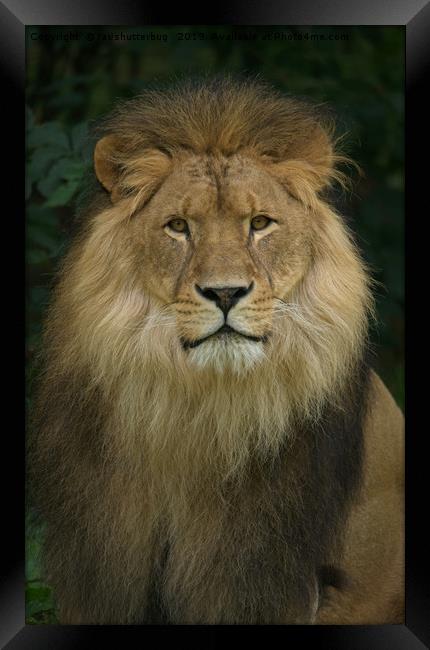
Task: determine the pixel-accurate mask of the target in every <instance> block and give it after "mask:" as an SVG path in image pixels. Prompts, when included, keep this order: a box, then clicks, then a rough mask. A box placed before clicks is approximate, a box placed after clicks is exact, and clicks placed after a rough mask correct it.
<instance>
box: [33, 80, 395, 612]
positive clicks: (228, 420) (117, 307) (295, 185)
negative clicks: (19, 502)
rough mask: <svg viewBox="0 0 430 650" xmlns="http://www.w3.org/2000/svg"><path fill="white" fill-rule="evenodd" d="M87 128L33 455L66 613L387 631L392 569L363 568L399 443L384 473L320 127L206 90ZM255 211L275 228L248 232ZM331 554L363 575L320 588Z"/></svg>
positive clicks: (360, 283)
mask: <svg viewBox="0 0 430 650" xmlns="http://www.w3.org/2000/svg"><path fill="white" fill-rule="evenodd" d="M104 129H105V135H104V137H103V138H102V139H101V140H99V143H98V145H97V147H96V151H95V169H96V173H97V176H98V179H99V181H100V183H101V184H102V185H103V186H104V188H105V192H104V193H101V194H99V195H98V196H96V197H95V199H94V201H93V203H92V206H91V207H90V209H89V211H88V214H87V216H86V220H85V222H84V225H83V226H82V229H81V232H80V235H79V236H78V238H77V239H76V241H75V243H74V245H73V246H72V248H71V250H70V252H69V254H68V256H67V258H66V260H65V262H64V266H63V269H62V271H61V275H60V281H59V284H58V286H57V289H56V293H55V297H54V301H53V304H52V307H51V309H50V312H49V317H48V320H47V326H46V335H45V353H46V361H45V373H44V376H43V378H42V384H41V388H40V394H39V400H38V409H37V414H36V422H37V435H36V436H35V441H34V444H33V445H32V448H31V461H30V469H31V471H32V472H34V476H35V481H34V485H35V492H36V496H37V500H38V504H39V507H40V508H41V511H42V513H43V515H44V517H45V520H46V521H47V524H48V532H47V543H46V567H47V576H48V579H49V580H50V581H51V583H52V584H53V586H54V588H55V593H56V596H57V599H58V604H59V608H60V616H61V620H62V621H63V622H71V623H81V622H86V623H93V622H94V623H99V622H103V623H116V622H119V623H130V622H131V623H136V622H143V623H145V622H151V621H155V622H163V621H165V622H179V623H181V622H185V623H222V622H228V623H258V622H266V623H267V622H275V623H303V622H305V623H312V622H323V623H326V622H331V620H333V621H337V622H341V623H360V622H367V621H365V620H364V619H369V620H370V619H372V622H379V623H384V622H394V618H396V617H397V618H396V620H397V619H398V616H399V615H398V613H397V614H396V616H395V614H394V613H393V612H394V610H393V609H392V607H394V605H392V602H394V601H395V600H396V599H397V600H398V598H399V593H400V591H401V580H400V578H399V577H398V576H397V574H396V576H395V577H393V576H392V577H391V578H389V577H387V574H386V570H385V569H382V568H381V573H380V577H375V568H374V567H375V566H381V561H380V555H381V554H382V555H385V557H386V559H387V562H388V564H389V562H390V561H394V557H395V556H396V557H397V556H398V555H399V553H400V552H401V551H400V550H399V549H400V546H399V543H400V541H401V523H400V522H398V523H396V524H395V526H394V529H393V530H392V533H391V532H390V530H389V527H388V523H387V526H386V527H385V528H384V526H385V524H384V519H383V512H384V511H385V510H386V509H387V508H388V507H390V508H392V515H393V517H394V516H395V515H397V514H398V513H399V512H400V506H398V504H397V500H396V499H397V497H396V496H395V495H396V494H397V493H398V494H399V495H401V487H400V483H399V487H397V482H396V481H397V480H399V481H400V475H401V468H400V464H401V463H400V460H399V458H400V454H401V450H400V449H399V451H398V453H397V455H396V454H394V452H393V456H392V461H391V460H390V465H389V469H388V470H387V477H386V481H385V479H384V481H383V482H382V483H381V481H382V478H381V475H380V468H381V463H382V458H381V454H383V450H384V445H387V446H388V447H391V445H392V442H391V441H392V438H393V436H397V438H399V435H400V434H398V433H397V429H399V428H401V414H400V413H397V412H395V408H394V406H390V409H391V411H392V412H393V417H392V422H393V424H392V429H390V430H389V431H387V438H386V439H385V440H384V443H383V444H382V442H381V436H382V435H384V436H385V433H384V432H385V430H386V429H385V428H384V427H386V421H385V420H384V418H383V417H382V419H381V415H380V410H381V408H382V407H381V406H380V404H381V399H382V400H390V399H391V398H390V397H387V396H386V394H385V393H384V390H385V389H382V388H380V384H378V382H379V380H377V379H374V378H371V379H370V389H369V388H367V386H368V381H367V379H366V378H367V372H366V369H365V363H364V361H363V358H364V354H365V347H366V334H367V321H368V317H369V314H370V313H371V309H372V300H371V294H370V291H369V279H368V276H367V273H366V270H365V268H364V266H363V263H362V261H361V259H360V257H359V255H358V253H357V251H356V248H355V246H354V244H353V242H352V240H351V238H350V236H349V234H348V232H347V230H346V228H345V226H344V224H343V223H342V220H341V218H340V217H339V216H338V215H337V214H336V213H335V212H334V211H333V210H332V209H331V208H330V207H329V206H328V205H327V204H326V203H325V202H324V201H323V200H322V198H321V194H320V191H321V190H322V189H323V188H325V187H326V186H327V185H328V184H329V183H330V182H331V181H332V180H334V179H340V178H341V176H340V174H339V172H338V171H337V170H336V169H335V167H334V165H335V163H336V162H338V161H339V160H341V157H340V156H338V155H337V154H336V153H335V151H334V148H333V129H332V127H331V126H330V125H329V124H327V122H326V121H325V120H324V119H323V118H322V117H321V116H318V114H317V113H316V112H315V110H314V109H311V108H309V107H308V106H306V105H304V104H302V103H300V102H297V101H296V100H292V99H285V98H284V97H282V96H280V95H277V94H276V93H273V91H270V90H269V89H267V88H266V87H265V86H263V85H261V84H254V83H246V84H244V83H242V84H237V83H234V82H230V81H217V82H213V83H203V84H197V85H194V86H193V85H184V86H183V87H181V88H179V89H178V88H176V89H174V90H169V91H164V92H160V93H156V92H150V93H147V94H145V95H144V96H142V97H140V98H137V99H136V100H134V101H132V102H129V103H127V104H125V105H124V106H122V107H120V108H119V109H118V110H117V111H116V112H115V113H114V114H113V116H112V117H111V118H110V119H109V120H108V121H107V122H106V123H105V127H104ZM106 190H107V192H106ZM262 213H263V214H266V215H268V216H270V217H271V218H272V217H273V218H274V219H275V220H276V221H274V222H273V221H272V222H271V223H270V224H269V226H268V228H267V230H266V231H265V232H263V233H259V232H252V233H251V231H249V221H250V219H252V217H253V215H258V214H262ZM177 217H181V218H186V219H187V222H188V223H189V225H190V237H185V236H183V235H182V234H181V233H176V232H173V231H172V230H170V229H169V227H168V226H166V223H167V222H168V221H169V219H173V218H177ZM166 229H167V230H166ZM248 233H249V234H248ZM208 287H209V288H210V287H215V288H216V289H217V288H219V287H246V288H247V291H248V293H247V294H246V297H245V298H241V299H240V301H239V302H238V303H237V305H236V306H234V307H233V308H232V309H231V310H230V312H229V314H228V319H229V320H228V321H227V322H228V324H229V325H230V326H231V327H233V328H234V329H235V330H236V331H238V332H241V333H242V334H246V335H247V337H248V338H244V336H240V335H238V334H234V335H232V334H230V335H228V336H221V335H218V334H217V335H214V332H215V331H216V330H218V328H219V327H221V325H222V323H223V321H224V317H223V316H222V315H221V311H220V309H218V308H217V307H215V305H214V304H213V299H211V298H209V299H208V298H207V295H209V294H208V293H207V291H208V289H207V288H208ZM201 288H203V292H202V290H201ZM205 291H206V294H205ZM205 296H206V297H205ZM206 337H208V339H207V340H204V341H203V339H205V338H206ZM250 337H251V338H250ZM374 386H376V389H375V388H374ZM375 390H376V392H375ZM378 391H379V392H378ZM381 396H382V397H381ZM382 403H383V402H382ZM366 414H367V415H366ZM369 414H370V415H369ZM363 422H364V423H365V426H364V431H365V434H364V438H363V426H362V425H363ZM375 423H377V424H375ZM399 430H400V429H399ZM396 444H397V443H396ZM363 458H364V461H363ZM397 466H398V470H396V471H397V472H398V479H397V478H396V480H394V478H393V471H394V469H392V468H394V467H397ZM396 476H397V475H396ZM396 490H398V492H396ZM381 491H382V492H381ZM380 492H381V498H379V497H374V496H373V495H374V494H376V493H377V494H379V493H380ZM374 498H376V499H377V501H375V502H374V501H373V499H374ZM360 499H362V500H363V499H364V502H363V503H364V505H360V503H361V502H360ZM372 503H376V506H375V507H374V508H373V506H370V505H369V504H372ZM388 504H390V505H389V506H388ZM391 504H392V505H391ZM351 513H352V514H351ZM356 513H358V514H356ZM363 513H364V514H363ZM368 513H369V514H368ZM371 521H372V522H378V523H377V524H376V525H375V528H373V526H374V524H373V523H371ZM391 521H393V518H392V519H391ZM356 522H358V523H356ZM357 527H358V528H359V530H360V533H361V537H360V544H361V545H362V546H361V547H360V548H359V549H358V550H357V548H355V547H354V541H355V540H357V539H358V536H357V530H356V528H357ZM350 530H353V534H352V538H350V534H351V533H350V532H349V531H350ZM372 531H374V532H372ZM372 535H373V536H375V535H376V536H378V535H379V537H378V540H376V541H375V540H374V539H373V538H372ZM387 536H388V539H387ZM351 539H352V541H351ZM390 540H392V541H390ZM396 540H398V541H396ZM351 544H352V545H353V546H352V549H351ZM391 545H392V548H391ZM343 548H344V549H345V552H344V556H343V557H344V559H343V560H340V559H339V558H341V557H342V556H341V551H342V549H343ZM362 554H364V556H365V558H366V562H364V560H363V558H362ZM368 554H370V555H369V557H367V556H368ZM372 554H373V555H372ZM396 561H397V560H396ZM333 563H336V564H337V565H338V569H339V570H341V571H342V572H344V573H345V574H346V575H347V578H348V579H349V582H348V585H358V586H357V587H355V586H354V587H351V586H348V587H346V588H345V590H344V591H343V590H341V591H340V592H339V589H337V590H335V591H334V592H333V588H331V587H329V586H326V587H324V585H321V584H320V583H319V581H318V575H319V570H320V568H321V566H323V565H326V564H327V565H332V564H333ZM388 564H387V566H388ZM370 567H371V568H370ZM399 567H400V568H399V571H401V564H400V563H399ZM384 571H385V573H384ZM330 590H331V591H332V592H333V593H330ZM323 591H324V594H325V595H324V596H323ZM338 592H339V593H338ZM339 594H340V595H339ZM375 594H377V598H378V599H379V601H378V604H377V605H375V606H374V609H373V610H372V607H373V605H372V602H373V601H372V599H373V598H374V597H375ZM375 602H376V601H375ZM337 603H340V604H337ZM369 607H370V609H369ZM397 607H398V608H399V607H400V609H401V603H400V605H397ZM318 609H319V614H318V615H317V614H316V612H317V610H318ZM318 616H319V619H318ZM330 617H332V618H330Z"/></svg>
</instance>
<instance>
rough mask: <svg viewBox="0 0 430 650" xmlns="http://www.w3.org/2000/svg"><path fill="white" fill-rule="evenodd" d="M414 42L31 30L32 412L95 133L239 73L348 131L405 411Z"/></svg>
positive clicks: (322, 32)
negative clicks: (150, 101) (409, 88)
mask: <svg viewBox="0 0 430 650" xmlns="http://www.w3.org/2000/svg"><path fill="white" fill-rule="evenodd" d="M115 35H117V36H118V37H119V38H118V39H115V38H114V36H115ZM133 35H134V38H133ZM144 35H145V36H146V37H147V39H145V40H143V39H142V36H144ZM251 35H256V38H249V37H250V36H251ZM247 36H248V38H246V37H247ZM127 37H128V39H127ZM166 37H167V38H166ZM165 38H166V40H163V39H165ZM404 38H405V30H404V28H403V27H325V28H312V27H303V28H301V27H295V28H291V27H285V28H282V27H273V28H271V27H238V28H233V27H231V26H229V27H206V26H203V27H197V26H192V27H189V26H184V27H178V26H175V27H171V26H168V27H159V26H157V27H154V28H150V27H144V28H136V27H123V28H120V27H117V26H115V27H94V28H87V27H85V28H79V27H77V28H74V27H69V26H68V27H63V28H61V27H50V28H41V27H27V50H26V57H27V62H26V72H27V84H26V104H27V122H26V128H27V153H26V155H27V166H26V200H27V215H26V223H27V255H26V257H27V301H28V302H27V344H28V345H27V372H28V379H29V381H28V386H29V389H28V398H27V399H28V406H29V407H30V408H31V393H32V385H33V379H34V376H35V373H36V371H35V364H34V359H35V353H36V352H37V348H38V344H39V341H40V331H41V320H42V317H43V314H44V310H45V308H46V304H47V301H48V299H49V287H50V283H51V282H52V278H53V273H54V272H55V269H56V265H57V262H58V260H59V258H60V257H61V255H62V253H63V252H64V250H65V246H66V245H67V238H68V232H69V228H70V225H71V224H72V222H73V215H74V211H75V203H76V200H77V198H78V196H79V192H80V189H81V188H82V186H83V184H84V181H85V180H86V178H87V176H88V174H89V172H90V171H91V169H92V168H91V154H92V142H91V138H90V137H88V129H89V128H91V126H92V125H93V123H94V122H95V121H96V120H98V119H99V118H100V117H101V116H102V115H103V114H104V113H106V112H107V111H109V110H110V109H111V107H112V106H113V104H114V103H115V100H116V99H119V98H127V97H131V96H133V95H135V94H136V93H138V92H139V90H140V89H142V88H145V87H147V86H148V85H154V84H157V83H165V82H166V81H169V80H173V79H175V78H177V77H178V76H179V77H181V76H184V75H185V76H186V75H196V74H199V75H200V74H202V73H203V74H206V73H228V72H233V73H241V74H252V75H255V74H259V75H260V76H261V78H262V79H264V80H266V81H269V82H270V83H272V85H273V86H275V87H276V88H278V89H280V90H282V91H284V92H289V93H292V94H294V95H299V96H303V97H308V98H310V99H312V100H315V101H317V102H323V103H327V104H328V105H329V106H331V107H332V108H333V109H334V110H335V113H336V114H337V115H338V117H339V124H340V131H341V132H342V131H343V132H347V133H348V136H347V140H346V151H347V153H348V154H349V155H350V156H351V157H353V158H354V159H355V160H356V161H357V162H358V163H359V165H360V167H361V168H362V170H363V172H364V176H363V177H358V176H357V175H356V176H355V178H354V179H355V183H354V189H353V192H351V193H349V194H347V195H344V196H337V197H335V198H336V204H337V206H338V207H339V208H340V209H341V210H342V212H343V214H345V216H347V217H348V218H349V223H350V225H351V227H352V228H353V230H354V231H355V232H356V234H357V241H358V244H359V246H360V248H361V250H362V252H363V255H364V258H365V260H366V261H367V262H368V263H369V265H370V266H371V269H372V274H373V277H374V278H375V279H376V280H377V281H378V283H380V284H378V286H377V289H376V297H377V315H378V324H377V326H376V327H374V328H373V330H372V349H373V352H374V354H373V358H372V365H373V366H374V368H375V369H376V370H377V371H378V372H379V374H380V375H381V377H382V378H383V380H384V381H385V383H386V384H387V386H388V388H389V389H390V390H391V392H392V394H393V395H394V398H395V399H396V401H397V402H398V404H399V405H400V406H401V407H402V408H403V406H404V383H403V212H404V210H403V206H404V200H403V189H404V178H403V158H404V144H403V120H404V72H405V70H404ZM66 39H67V40H66ZM158 39H160V40H158ZM40 535H41V532H40V530H39V529H38V528H36V527H35V525H34V524H33V522H32V520H31V518H30V519H29V521H28V522H27V553H26V563H27V579H28V585H27V621H28V622H30V623H43V622H54V621H55V615H54V613H53V602H52V594H51V593H50V590H49V587H48V586H46V585H44V584H43V582H41V580H40V579H41V575H40V567H39V562H38V551H39V547H40Z"/></svg>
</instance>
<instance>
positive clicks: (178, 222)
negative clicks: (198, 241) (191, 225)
mask: <svg viewBox="0 0 430 650" xmlns="http://www.w3.org/2000/svg"><path fill="white" fill-rule="evenodd" d="M166 226H167V227H168V228H170V230H173V231H174V232H182V233H188V224H187V222H186V221H185V219H171V221H169V222H168V223H167V224H166Z"/></svg>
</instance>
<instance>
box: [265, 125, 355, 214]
mask: <svg viewBox="0 0 430 650" xmlns="http://www.w3.org/2000/svg"><path fill="white" fill-rule="evenodd" d="M287 153H288V157H287V158H286V159H285V160H282V161H279V162H276V163H274V164H273V165H272V166H271V171H272V173H274V174H275V175H276V176H277V177H278V179H279V180H281V181H282V182H283V183H284V184H285V186H286V188H287V189H288V190H289V191H290V192H291V194H292V195H293V196H295V197H296V198H298V199H299V200H301V201H303V202H304V203H306V204H308V205H311V204H314V202H315V199H316V196H317V194H318V192H320V191H321V190H323V189H324V188H325V187H327V186H328V185H330V184H331V183H332V182H333V181H337V182H340V183H341V184H344V180H345V178H344V174H342V173H341V172H339V170H338V169H336V164H337V163H339V162H347V161H348V159H347V158H346V157H344V156H340V155H338V154H336V153H335V151H334V146H333V141H332V138H331V135H330V134H329V133H327V132H326V131H325V130H324V129H323V128H322V127H320V126H317V127H314V129H312V130H311V131H310V132H309V133H307V134H306V138H305V140H303V141H302V142H300V143H299V144H298V145H296V147H294V148H293V149H292V150H291V151H289V152H287Z"/></svg>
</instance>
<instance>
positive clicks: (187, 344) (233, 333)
mask: <svg viewBox="0 0 430 650" xmlns="http://www.w3.org/2000/svg"><path fill="white" fill-rule="evenodd" d="M214 337H219V338H227V337H229V338H230V337H232V338H234V337H236V338H245V339H248V340H250V341H255V342H256V343H257V342H262V343H264V342H265V341H266V339H267V335H265V336H252V335H251V334H245V333H244V332H239V331H238V330H235V329H234V328H233V327H230V325H227V323H224V325H223V326H222V327H220V328H219V329H217V331H216V332H213V333H212V334H209V336H205V337H203V338H202V339H197V340H195V341H189V340H187V339H181V343H182V347H183V348H184V350H188V349H190V348H196V347H197V346H198V345H200V344H201V343H204V342H205V341H207V340H208V339H210V338H214Z"/></svg>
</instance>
